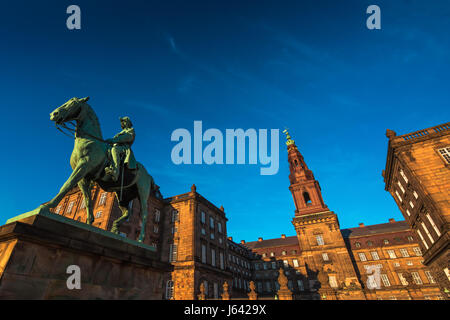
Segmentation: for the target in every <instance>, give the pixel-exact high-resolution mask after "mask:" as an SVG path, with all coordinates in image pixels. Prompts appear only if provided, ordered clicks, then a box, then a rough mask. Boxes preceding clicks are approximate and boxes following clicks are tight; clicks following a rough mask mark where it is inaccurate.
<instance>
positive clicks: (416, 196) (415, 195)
mask: <svg viewBox="0 0 450 320" xmlns="http://www.w3.org/2000/svg"><path fill="white" fill-rule="evenodd" d="M413 196H414V198H416V199H417V198H419V195H418V194H417V192H415V191H413Z"/></svg>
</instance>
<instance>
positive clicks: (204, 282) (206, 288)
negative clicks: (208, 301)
mask: <svg viewBox="0 0 450 320" xmlns="http://www.w3.org/2000/svg"><path fill="white" fill-rule="evenodd" d="M203 286H204V287H205V295H206V296H208V289H209V288H208V287H209V286H208V281H207V280H204V281H203Z"/></svg>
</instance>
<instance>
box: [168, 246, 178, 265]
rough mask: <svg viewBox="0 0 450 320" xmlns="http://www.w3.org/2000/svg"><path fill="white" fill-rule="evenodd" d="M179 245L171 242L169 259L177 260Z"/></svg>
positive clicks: (171, 260)
mask: <svg viewBox="0 0 450 320" xmlns="http://www.w3.org/2000/svg"><path fill="white" fill-rule="evenodd" d="M177 253H178V252H177V245H176V244H174V243H173V244H171V245H170V247H169V261H170V262H175V261H177Z"/></svg>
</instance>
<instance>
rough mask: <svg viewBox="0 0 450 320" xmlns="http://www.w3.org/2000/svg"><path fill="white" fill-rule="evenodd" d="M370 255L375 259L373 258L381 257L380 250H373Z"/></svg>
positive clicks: (378, 258)
mask: <svg viewBox="0 0 450 320" xmlns="http://www.w3.org/2000/svg"><path fill="white" fill-rule="evenodd" d="M370 255H371V256H372V259H373V260H380V257H379V256H378V252H376V251H372V252H371V253H370Z"/></svg>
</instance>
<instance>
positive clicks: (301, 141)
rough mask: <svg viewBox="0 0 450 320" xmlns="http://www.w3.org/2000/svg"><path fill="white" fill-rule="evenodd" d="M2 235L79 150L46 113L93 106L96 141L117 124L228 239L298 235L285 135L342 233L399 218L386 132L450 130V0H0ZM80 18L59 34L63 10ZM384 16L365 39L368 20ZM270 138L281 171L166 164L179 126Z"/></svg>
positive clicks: (159, 174)
mask: <svg viewBox="0 0 450 320" xmlns="http://www.w3.org/2000/svg"><path fill="white" fill-rule="evenodd" d="M0 3H1V4H2V6H1V10H0V41H1V47H0V49H1V50H0V94H1V102H0V105H1V110H2V120H3V121H2V126H1V128H0V134H1V135H2V136H3V139H2V140H3V141H2V155H3V156H2V157H1V158H0V167H1V168H2V171H3V172H2V177H3V178H2V182H1V184H0V199H1V202H2V211H1V213H0V224H4V223H5V222H6V220H7V219H9V218H11V217H13V216H16V215H18V214H21V213H24V212H27V211H30V210H32V209H34V208H36V207H37V206H39V205H40V204H41V203H43V202H46V201H48V200H50V199H51V198H52V197H53V196H54V195H55V194H56V193H57V192H58V190H59V188H60V186H61V185H62V184H63V183H64V181H65V180H66V179H67V178H68V176H69V175H70V173H71V168H70V165H69V158H70V154H71V151H72V148H73V141H71V139H70V138H68V137H66V136H64V135H62V134H61V133H60V132H59V131H57V130H56V129H55V126H54V124H53V123H52V122H51V121H50V120H49V113H50V112H51V111H53V110H54V109H55V108H56V107H58V106H60V105H62V104H63V103H64V102H66V101H67V100H68V99H70V98H72V97H85V96H90V101H89V104H90V105H91V106H92V107H93V108H94V110H95V111H96V113H97V115H98V117H99V119H100V123H101V127H102V131H103V136H104V137H105V138H108V137H112V136H114V135H115V134H116V133H117V132H118V131H120V123H119V120H118V118H119V117H120V116H124V115H127V116H129V117H130V118H131V119H132V121H133V124H134V128H135V130H136V141H135V143H134V145H133V150H134V153H135V156H136V158H137V160H138V161H140V162H142V163H143V164H144V165H145V167H146V168H147V170H148V171H149V172H150V174H151V175H152V176H153V178H154V179H155V182H156V183H157V184H158V185H159V186H160V187H161V192H162V194H163V196H164V197H170V196H174V195H177V194H181V193H185V192H188V191H189V190H190V187H191V185H192V184H194V183H195V184H196V186H197V192H199V193H200V194H201V195H203V196H204V197H206V198H207V199H208V200H210V201H211V202H212V203H213V204H215V205H216V206H217V207H220V206H221V205H223V206H224V208H225V213H226V216H227V218H228V219H229V221H228V223H227V229H228V235H229V236H232V237H233V239H234V240H236V241H239V240H241V239H243V240H246V241H255V240H257V238H258V237H263V238H264V239H270V238H277V237H280V235H281V234H286V235H295V230H294V227H293V225H292V223H291V222H292V218H293V217H294V210H295V207H294V203H293V200H292V196H291V194H290V191H289V189H288V187H289V179H288V175H289V169H288V164H287V151H286V145H285V144H284V138H283V136H282V135H281V130H283V129H284V128H285V127H288V128H289V129H290V130H289V131H290V133H291V135H292V137H293V139H294V140H295V142H296V145H297V146H298V148H299V150H300V152H301V153H302V154H303V156H304V158H305V161H306V163H307V165H308V167H309V168H310V169H311V170H313V172H314V175H315V178H316V179H317V180H318V181H319V183H320V186H321V188H322V193H323V197H324V200H325V203H326V204H327V205H328V207H329V208H330V210H333V211H334V212H335V213H336V214H337V215H338V218H339V222H340V226H341V228H350V227H355V226H357V225H358V223H360V222H363V223H365V224H366V225H369V224H377V223H385V222H387V221H388V219H389V218H395V219H396V220H403V218H402V215H401V213H400V211H399V209H398V208H397V206H396V204H395V202H394V200H393V199H392V197H391V196H390V195H389V194H388V192H386V191H385V190H384V182H383V178H382V176H381V171H382V170H383V169H384V167H385V163H386V154H387V142H388V140H387V138H386V137H385V132H386V129H388V128H389V129H392V130H394V131H396V132H397V134H399V135H400V134H405V133H409V132H412V131H416V130H419V129H423V128H428V127H431V126H435V125H438V124H441V123H445V122H447V121H449V115H450V112H449V107H448V105H449V103H448V101H449V100H450V90H449V78H448V75H449V74H450V58H449V57H450V55H449V53H450V38H449V37H448V34H449V31H450V3H449V2H448V1H438V0H436V1H433V2H432V4H433V5H430V2H428V1H400V0H396V1H381V0H376V1H364V0H355V1H351V0H345V1H325V0H323V1H317V0H311V1H300V0H297V1H264V0H260V1H258V2H256V1H249V0H247V1H242V0H240V1H236V0H231V1H211V0H209V1H197V0H190V1H172V0H164V1H151V0H149V1H136V0H130V1H95V3H94V1H78V0H77V1H72V0H71V1H63V0H61V1H45V0H44V1H42V0H41V1H33V2H31V1H22V0H17V1H14V2H12V1H8V2H6V1H0ZM72 4H77V5H78V6H79V7H80V9H81V29H80V30H68V29H67V27H66V19H67V17H68V16H69V15H68V14H67V13H66V8H67V7H68V6H69V5H72ZM371 4H376V5H378V6H379V7H380V9H381V29H380V30H369V29H368V28H367V27H366V19H367V18H368V16H369V14H367V13H366V9H367V7H368V6H369V5H371ZM197 120H198V121H202V123H203V130H206V129H208V128H217V129H219V130H221V131H222V132H225V130H226V129H237V128H242V129H248V128H255V129H280V144H279V145H280V151H279V153H280V169H279V171H278V173H277V174H275V175H266V176H262V175H260V167H261V166H260V165H259V164H258V165H250V164H245V165H193V164H192V165H183V164H181V165H175V164H174V163H173V162H172V160H171V150H172V148H173V147H174V146H175V144H176V143H175V142H172V141H171V139H170V137H171V134H172V132H173V131H174V130H176V129H178V128H186V129H187V130H189V131H190V132H193V125H194V121H197Z"/></svg>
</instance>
